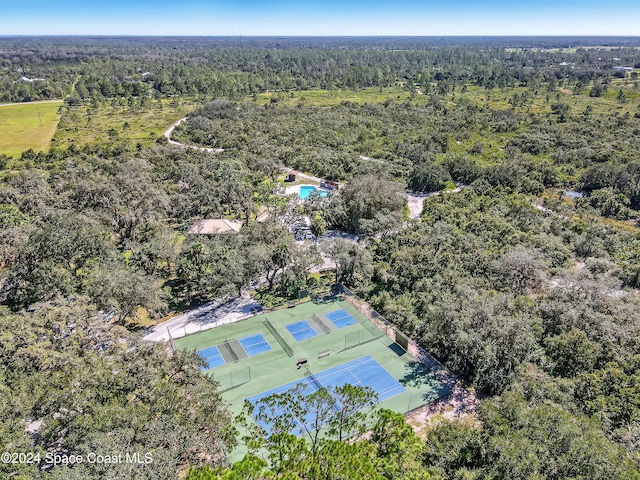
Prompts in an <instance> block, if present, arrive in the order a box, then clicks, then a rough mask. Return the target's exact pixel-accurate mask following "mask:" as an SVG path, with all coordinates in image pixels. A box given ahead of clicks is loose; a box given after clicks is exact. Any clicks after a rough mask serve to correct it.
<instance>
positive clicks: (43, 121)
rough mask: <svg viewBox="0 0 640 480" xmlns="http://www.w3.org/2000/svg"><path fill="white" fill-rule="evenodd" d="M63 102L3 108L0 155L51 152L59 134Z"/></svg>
mask: <svg viewBox="0 0 640 480" xmlns="http://www.w3.org/2000/svg"><path fill="white" fill-rule="evenodd" d="M60 105H62V100H52V101H45V102H33V103H9V104H5V105H0V154H5V155H9V156H12V157H17V156H20V154H21V153H22V152H24V151H26V150H29V149H33V150H35V151H45V152H46V151H48V150H49V147H50V145H51V139H52V138H53V135H54V134H55V133H56V128H57V127H58V121H59V120H60V114H59V113H58V108H59V107H60Z"/></svg>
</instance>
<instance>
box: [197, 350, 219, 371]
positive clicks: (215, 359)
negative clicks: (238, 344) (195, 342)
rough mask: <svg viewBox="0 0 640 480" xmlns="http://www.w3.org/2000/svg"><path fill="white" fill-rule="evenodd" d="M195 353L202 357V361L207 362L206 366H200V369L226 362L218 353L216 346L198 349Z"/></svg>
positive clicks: (207, 368)
mask: <svg viewBox="0 0 640 480" xmlns="http://www.w3.org/2000/svg"><path fill="white" fill-rule="evenodd" d="M196 353H198V355H200V356H201V357H202V358H204V361H205V362H207V365H208V366H206V367H200V370H209V369H210V368H215V367H219V366H220V365H224V364H225V363H226V362H225V361H224V358H222V355H220V350H218V347H209V348H204V349H202V350H198V351H197V352H196Z"/></svg>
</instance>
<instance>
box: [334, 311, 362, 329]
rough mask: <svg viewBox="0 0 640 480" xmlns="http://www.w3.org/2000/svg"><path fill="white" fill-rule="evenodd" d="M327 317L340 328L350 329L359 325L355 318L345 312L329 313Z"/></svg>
mask: <svg viewBox="0 0 640 480" xmlns="http://www.w3.org/2000/svg"><path fill="white" fill-rule="evenodd" d="M326 317H327V318H328V319H329V320H331V321H332V322H333V324H334V325H335V326H336V327H338V328H344V327H348V326H349V325H354V324H356V323H358V322H357V321H356V319H355V318H353V317H352V316H351V315H349V313H348V312H346V311H345V310H336V311H335V312H329V313H327V314H326Z"/></svg>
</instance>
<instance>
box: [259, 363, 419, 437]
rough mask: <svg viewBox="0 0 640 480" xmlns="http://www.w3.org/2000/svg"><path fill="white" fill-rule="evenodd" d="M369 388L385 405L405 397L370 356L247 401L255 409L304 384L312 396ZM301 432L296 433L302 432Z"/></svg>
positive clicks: (397, 383)
mask: <svg viewBox="0 0 640 480" xmlns="http://www.w3.org/2000/svg"><path fill="white" fill-rule="evenodd" d="M347 383H348V384H351V385H357V386H362V387H364V386H367V387H369V388H371V389H373V391H374V392H376V394H377V395H378V400H379V401H383V400H387V399H388V398H391V397H395V396H396V395H400V394H401V393H404V392H405V391H406V389H405V388H404V387H403V386H402V385H400V383H399V382H398V381H397V380H396V379H395V378H393V377H392V376H391V375H390V374H389V373H388V372H387V371H386V370H385V369H384V367H382V366H381V365H380V364H379V363H378V362H377V361H375V360H374V359H373V358H372V357H371V356H370V355H367V356H365V357H361V358H358V359H356V360H352V361H350V362H347V363H343V364H342V365H338V366H337V367H333V368H329V369H327V370H323V371H322V372H319V373H316V374H314V375H313V376H309V377H305V378H303V379H301V380H298V381H296V382H291V383H287V384H286V385H281V386H279V387H276V388H273V389H271V390H267V391H266V392H262V393H259V394H258V395H254V396H253V397H250V398H248V399H247V400H248V401H249V402H251V403H252V404H253V405H254V407H256V406H257V405H258V402H259V401H260V400H261V399H263V398H265V397H268V396H270V395H273V394H276V393H284V392H287V391H289V390H291V389H293V388H294V387H295V386H296V385H299V384H303V385H304V392H305V394H306V395H309V394H311V393H313V392H316V391H318V390H320V388H322V387H325V388H327V387H341V386H342V385H345V384H347ZM335 407H336V409H338V408H340V405H336V406H335ZM312 421H313V417H311V418H305V419H304V423H306V424H310V423H311V422H312ZM260 426H262V427H264V428H267V429H269V427H270V426H269V425H266V424H262V423H261V424H260ZM301 428H302V427H301ZM301 428H300V429H298V431H297V432H296V433H298V434H299V433H300V432H301Z"/></svg>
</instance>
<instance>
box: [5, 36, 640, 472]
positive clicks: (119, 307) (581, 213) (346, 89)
mask: <svg viewBox="0 0 640 480" xmlns="http://www.w3.org/2000/svg"><path fill="white" fill-rule="evenodd" d="M633 42H634V39H615V38H614V39H605V38H598V39H587V38H577V39H571V38H563V39H552V38H543V39H535V38H512V39H500V38H493V39H491V38H489V39H479V38H477V39H453V38H450V39H436V38H431V39H419V38H415V39H414V38H396V39H394V38H389V39H355V38H354V39H337V38H333V39H292V38H290V39H258V38H254V39H234V38H227V39H168V38H145V39H125V38H110V39H107V38H104V39H82V38H62V37H61V38H53V39H48V38H34V39H11V38H3V39H0V102H22V101H32V100H38V99H49V98H64V101H65V105H64V106H63V107H62V109H61V113H62V120H61V125H62V124H64V125H68V126H70V128H72V125H73V121H72V120H71V116H72V115H76V117H74V118H81V114H82V115H84V114H85V113H86V112H87V111H88V110H90V111H92V112H94V114H96V113H95V112H108V115H114V116H117V111H118V110H117V109H118V108H120V109H128V111H134V112H135V111H137V112H151V113H152V112H154V111H156V110H154V109H158V110H159V108H160V107H161V106H162V105H163V104H162V102H163V101H176V102H178V101H183V100H189V101H190V102H193V103H194V104H197V108H195V109H194V110H193V111H192V112H191V113H190V115H189V116H188V118H187V121H186V122H184V123H183V124H181V125H180V126H178V127H177V128H176V130H175V131H174V133H173V137H172V138H173V139H174V140H177V141H179V142H181V143H183V144H188V145H190V146H195V147H215V148H220V149H222V150H223V151H221V152H220V153H215V154H214V153H209V152H207V151H204V150H199V149H197V148H182V147H180V146H175V145H169V144H167V141H166V138H164V137H161V138H154V139H153V144H152V145H151V146H149V147H145V146H143V145H141V144H138V145H133V144H132V143H131V142H127V141H125V140H124V139H122V138H120V136H121V135H122V136H123V137H124V135H125V133H126V129H125V130H120V131H115V130H114V131H113V132H110V133H109V137H110V141H109V142H95V143H89V144H86V145H83V146H72V147H68V148H66V147H65V148H63V147H58V148H52V149H51V150H50V151H48V152H33V151H28V152H25V153H23V154H22V155H21V156H20V157H19V158H10V157H7V156H0V168H1V169H2V170H0V237H1V241H0V304H1V306H0V346H1V347H0V355H1V356H2V362H1V367H0V414H1V416H2V427H0V428H1V430H0V443H1V444H2V447H3V448H4V450H5V451H10V452H13V451H24V452H26V451H30V452H37V453H38V454H40V455H41V456H42V457H43V458H44V457H45V455H47V454H55V453H60V454H62V453H64V454H78V455H82V454H85V453H86V452H89V451H93V450H95V448H96V446H98V445H99V446H100V447H101V448H102V449H104V450H114V451H130V452H136V451H137V452H153V459H154V461H153V462H152V463H150V464H149V465H145V466H144V467H140V468H138V467H136V468H137V470H136V471H135V473H132V471H131V470H130V468H131V466H130V465H124V464H121V465H100V464H83V465H56V466H53V465H51V464H45V463H40V464H38V463H30V464H24V463H22V464H19V463H10V462H9V463H3V464H0V472H1V475H2V476H6V477H8V478H40V477H42V478H47V477H52V478H78V479H80V478H105V476H108V477H109V478H154V479H155V478H175V477H176V476H183V477H184V476H186V478H189V479H193V480H195V479H215V478H224V479H236V478H238V479H239V478H289V479H316V478H318V479H320V478H380V479H400V478H410V479H462V478H464V479H485V478H486V479H489V478H491V479H498V478H504V479H520V478H522V479H525V478H527V479H530V478H536V479H565V478H589V479H592V478H593V479H600V478H601V479H613V478H617V479H629V478H640V423H639V421H640V377H639V376H638V368H639V363H640V308H639V307H640V304H639V298H638V288H640V232H639V231H638V221H639V219H640V214H639V210H640V157H639V156H638V152H639V151H640V87H639V86H638V77H637V72H636V71H635V70H637V68H640V51H639V50H637V48H635V47H637V45H636V44H634V43H633ZM623 67H629V68H628V70H625V69H624V68H623ZM630 70H631V71H630ZM23 77H25V78H28V79H29V80H33V79H43V80H33V81H25V80H24V79H23ZM319 92H321V93H319ZM374 94H375V95H377V96H378V97H377V98H378V101H375V102H372V101H368V100H363V98H365V95H374ZM318 95H322V97H319V96H318ZM318 98H321V100H318ZM367 98H368V97H367ZM105 115H106V114H105ZM82 118H84V117H82ZM176 120H177V119H176ZM65 122H66V123H65ZM168 126H169V125H167V127H168ZM129 128H130V127H129ZM285 167H291V168H295V169H297V170H300V171H303V172H306V173H309V174H312V175H317V176H319V177H323V178H326V179H329V180H336V181H339V182H341V183H342V184H343V185H344V186H343V187H342V188H341V189H340V190H338V191H336V192H331V193H330V194H329V195H328V196H327V197H320V196H319V195H312V196H311V197H310V199H309V200H308V201H306V202H304V203H303V204H299V203H298V202H296V201H295V199H291V198H289V197H286V196H284V195H282V192H283V177H284V176H283V171H284V170H283V169H284V168H285ZM407 192H410V193H412V194H415V195H423V196H424V197H425V198H424V204H423V209H422V212H421V214H420V215H419V216H418V217H417V218H409V212H408V207H407ZM260 207H267V208H268V211H269V212H270V215H269V220H267V221H265V222H255V221H254V219H255V218H256V215H257V213H258V211H259V209H260ZM302 217H308V218H310V219H311V230H312V231H313V232H314V235H316V236H319V235H320V234H322V233H323V232H324V231H325V230H327V229H339V230H341V231H344V232H349V233H352V234H357V235H358V236H359V238H360V241H359V242H357V243H350V242H346V241H334V242H329V243H327V244H322V243H318V242H315V241H307V242H301V241H296V239H295V238H294V235H293V234H292V232H291V229H290V227H291V226H292V225H295V224H296V223H297V222H299V221H300V219H301V218H302ZM203 218H236V219H239V220H241V221H242V222H243V224H244V227H243V230H242V231H241V233H240V234H239V235H219V236H211V237H205V236H199V235H187V234H186V232H187V230H188V228H189V227H190V226H191V225H192V224H193V223H194V222H195V221H197V220H200V219H203ZM321 257H326V258H330V259H331V260H333V261H334V262H335V264H336V271H335V280H337V281H339V282H341V283H343V284H344V285H346V286H348V287H350V288H352V289H354V290H355V291H356V292H357V293H358V294H359V295H361V296H362V297H363V298H365V299H367V300H368V301H369V302H370V303H371V304H372V305H373V307H374V308H375V309H376V310H378V311H379V312H380V313H382V314H383V315H385V317H386V318H387V319H388V320H390V321H391V322H393V323H394V324H395V325H397V326H399V327H400V328H402V329H403V330H404V331H406V332H408V333H409V334H410V335H411V336H412V337H413V338H414V339H415V340H416V341H417V342H418V343H419V344H420V345H421V346H422V347H424V348H425V349H426V350H428V351H429V352H431V353H432V354H433V355H434V356H435V357H437V358H438V359H439V360H440V361H441V362H443V363H444V364H445V365H446V367H447V368H448V369H449V370H450V371H451V372H452V373H454V374H455V375H456V376H457V377H458V378H459V379H460V382H461V383H462V384H463V385H464V386H465V388H470V389H472V390H474V391H475V392H477V393H478V394H480V395H481V396H482V397H483V398H484V400H482V402H481V404H480V407H479V409H478V411H477V413H475V414H474V415H471V416H467V417H464V418H460V419H453V420H447V419H444V418H439V419H435V420H434V421H432V422H431V423H430V424H428V425H426V426H423V428H422V430H421V432H420V434H416V433H415V432H414V430H413V429H412V428H411V427H410V426H409V425H408V424H407V422H406V420H405V419H404V417H403V416H402V415H399V414H397V413H394V412H390V411H386V410H376V409H372V408H365V409H364V410H362V411H361V413H360V414H358V415H355V416H354V418H353V423H352V424H351V425H350V428H351V433H350V435H349V437H350V438H358V439H359V440H357V441H349V442H345V441H343V435H342V433H340V434H335V431H334V430H331V429H330V430H329V432H327V434H326V435H324V436H322V438H320V439H318V438H315V439H312V440H308V439H304V438H299V437H297V436H296V435H294V434H293V433H292V432H291V428H288V429H287V425H288V424H287V422H288V421H289V420H290V419H289V420H288V419H287V418H282V419H277V421H279V422H282V425H283V430H282V434H281V435H278V436H275V435H274V436H267V435H266V434H265V432H264V431H261V430H260V429H259V428H257V429H256V428H254V427H255V425H253V426H251V425H248V426H247V425H245V426H242V425H241V421H240V419H233V418H231V416H230V414H229V412H228V410H227V408H226V406H225V405H224V402H223V401H222V399H221V397H220V395H219V394H218V392H217V384H216V382H215V381H214V380H213V379H212V378H211V377H209V376H207V375H205V374H202V373H201V372H200V369H199V366H200V365H201V362H202V360H201V359H199V358H198V357H197V356H195V355H193V354H190V353H179V354H175V353H170V352H168V350H167V349H166V348H165V346H164V345H160V344H151V343H148V342H144V341H142V340H141V333H142V332H143V330H144V328H145V327H146V326H149V325H153V324H155V323H157V322H158V321H160V320H161V319H163V318H165V317H166V316H167V315H169V314H171V313H172V312H175V311H182V310H186V309H188V308H190V307H192V306H194V305H198V304H200V303H201V302H205V301H208V300H211V299H215V298H234V297H236V296H239V294H241V293H242V292H243V291H248V290H253V289H255V286H254V285H255V282H256V281H257V280H260V279H263V280H264V282H263V286H262V287H261V288H262V292H263V293H264V292H266V293H268V295H271V296H274V297H276V296H277V297H280V298H282V299H285V300H286V299H289V298H293V297H295V296H296V295H297V293H298V291H299V290H301V289H305V288H308V287H310V286H312V285H313V284H314V282H317V277H313V276H311V275H309V270H310V268H311V267H313V266H317V265H318V264H320V263H322V258H321ZM334 393H335V392H334ZM342 393H344V394H350V395H353V396H354V398H357V399H360V400H361V401H362V395H364V397H365V400H364V401H363V403H362V405H363V406H364V405H365V404H367V401H366V392H357V391H356V392H346V393H345V392H342ZM321 400H322V399H321V398H297V399H295V405H296V406H297V407H296V408H302V407H300V405H302V406H304V405H307V404H308V405H314V402H318V401H321ZM274 401H279V402H287V401H291V399H289V398H278V399H274ZM325 401H326V399H325ZM287 408H289V410H292V411H293V410H295V408H294V407H293V406H291V405H289V406H288V407H287ZM309 408H311V407H309ZM247 428H248V429H249V432H250V435H249V436H248V437H247V436H246V434H243V432H245V433H246V429H247ZM243 429H244V430H243ZM364 432H368V434H366V435H364V436H361V434H363V433H364ZM239 444H243V445H245V446H246V445H249V447H250V448H249V451H250V454H249V455H247V456H246V457H245V458H244V459H242V460H240V461H237V462H235V463H233V464H232V463H230V460H229V458H230V453H231V452H233V450H234V448H235V447H236V446H237V445H239Z"/></svg>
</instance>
